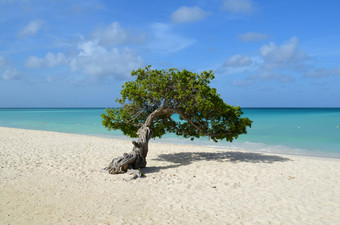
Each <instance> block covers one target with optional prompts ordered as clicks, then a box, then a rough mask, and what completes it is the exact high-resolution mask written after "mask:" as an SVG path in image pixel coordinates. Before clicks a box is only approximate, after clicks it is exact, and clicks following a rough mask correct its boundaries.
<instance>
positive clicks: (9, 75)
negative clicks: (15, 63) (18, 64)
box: [1, 68, 19, 80]
mask: <svg viewBox="0 0 340 225" xmlns="http://www.w3.org/2000/svg"><path fill="white" fill-rule="evenodd" d="M1 78H2V79H4V80H14V79H17V78H19V73H18V71H17V69H15V68H9V69H6V70H5V72H3V73H2V75H1Z"/></svg>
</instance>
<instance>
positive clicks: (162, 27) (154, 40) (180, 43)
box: [149, 23, 195, 53]
mask: <svg viewBox="0 0 340 225" xmlns="http://www.w3.org/2000/svg"><path fill="white" fill-rule="evenodd" d="M151 30H152V37H151V40H150V41H151V42H150V43H149V47H150V48H151V49H152V50H155V51H158V52H164V53H170V52H177V51H180V50H182V49H184V48H187V47H189V46H190V45H192V44H193V43H194V42H195V40H193V39H190V38H186V37H182V36H180V35H178V34H175V33H174V32H173V31H172V27H171V25H168V24H164V23H154V24H153V25H152V26H151Z"/></svg>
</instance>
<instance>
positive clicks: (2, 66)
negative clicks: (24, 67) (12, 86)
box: [0, 55, 20, 80]
mask: <svg viewBox="0 0 340 225" xmlns="http://www.w3.org/2000/svg"><path fill="white" fill-rule="evenodd" d="M0 78H1V79H2V80H15V79H19V78H20V73H19V72H18V70H17V69H16V68H15V67H13V66H12V65H10V64H9V62H8V61H7V60H6V59H5V58H4V57H3V56H1V55H0Z"/></svg>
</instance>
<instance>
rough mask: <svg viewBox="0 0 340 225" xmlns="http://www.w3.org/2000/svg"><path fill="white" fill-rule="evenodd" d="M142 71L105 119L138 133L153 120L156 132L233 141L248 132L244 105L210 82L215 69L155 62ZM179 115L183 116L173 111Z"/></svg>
mask: <svg viewBox="0 0 340 225" xmlns="http://www.w3.org/2000/svg"><path fill="white" fill-rule="evenodd" d="M131 75H132V76H134V77H136V79H135V80H133V81H128V82H125V84H124V85H123V86H122V88H123V89H122V90H121V92H120V94H121V98H118V99H116V102H118V103H119V104H120V105H121V106H120V107H118V108H111V109H106V114H105V113H104V114H103V115H102V118H103V121H102V123H103V125H104V126H105V127H106V128H108V129H109V130H111V129H119V130H121V131H122V132H123V133H124V134H125V135H128V136H130V137H137V131H138V129H139V128H140V127H142V126H143V125H144V126H148V127H150V128H151V129H152V130H153V137H161V136H163V135H164V134H166V133H175V134H176V135H180V136H183V137H185V138H191V140H194V138H199V137H201V136H208V137H210V138H211V139H212V140H213V141H215V142H217V141H218V140H223V139H225V140H226V141H230V142H231V141H233V140H234V139H235V138H237V137H238V136H239V135H240V134H245V133H247V130H246V128H247V127H251V123H252V121H251V120H250V119H248V118H244V117H241V116H242V114H243V112H242V110H241V108H240V107H238V106H236V107H235V106H232V105H228V104H226V103H225V102H224V101H223V100H222V99H221V97H220V95H219V94H217V92H216V89H215V88H212V87H210V81H211V80H213V79H214V74H213V72H212V71H209V72H207V71H203V72H201V73H199V74H198V73H193V72H190V71H188V70H182V71H179V70H177V69H175V68H172V69H168V70H157V69H152V68H151V66H148V67H146V68H140V69H138V70H135V71H132V72H131ZM173 114H178V115H179V120H178V118H177V119H174V118H173V117H172V115H173Z"/></svg>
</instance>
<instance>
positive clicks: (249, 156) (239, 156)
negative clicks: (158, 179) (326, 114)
mask: <svg viewBox="0 0 340 225" xmlns="http://www.w3.org/2000/svg"><path fill="white" fill-rule="evenodd" d="M154 160H156V161H166V162H171V163H175V165H169V166H163V167H146V168H144V169H143V172H145V173H154V172H158V171H160V170H163V169H170V168H176V167H180V166H185V165H189V164H191V163H193V162H196V161H217V162H233V163H238V162H247V163H275V162H286V161H290V160H291V159H289V158H284V157H281V156H276V155H264V154H261V153H250V152H217V153H216V152H215V153H214V152H181V153H175V154H161V155H159V156H158V158H157V159H154Z"/></svg>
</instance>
